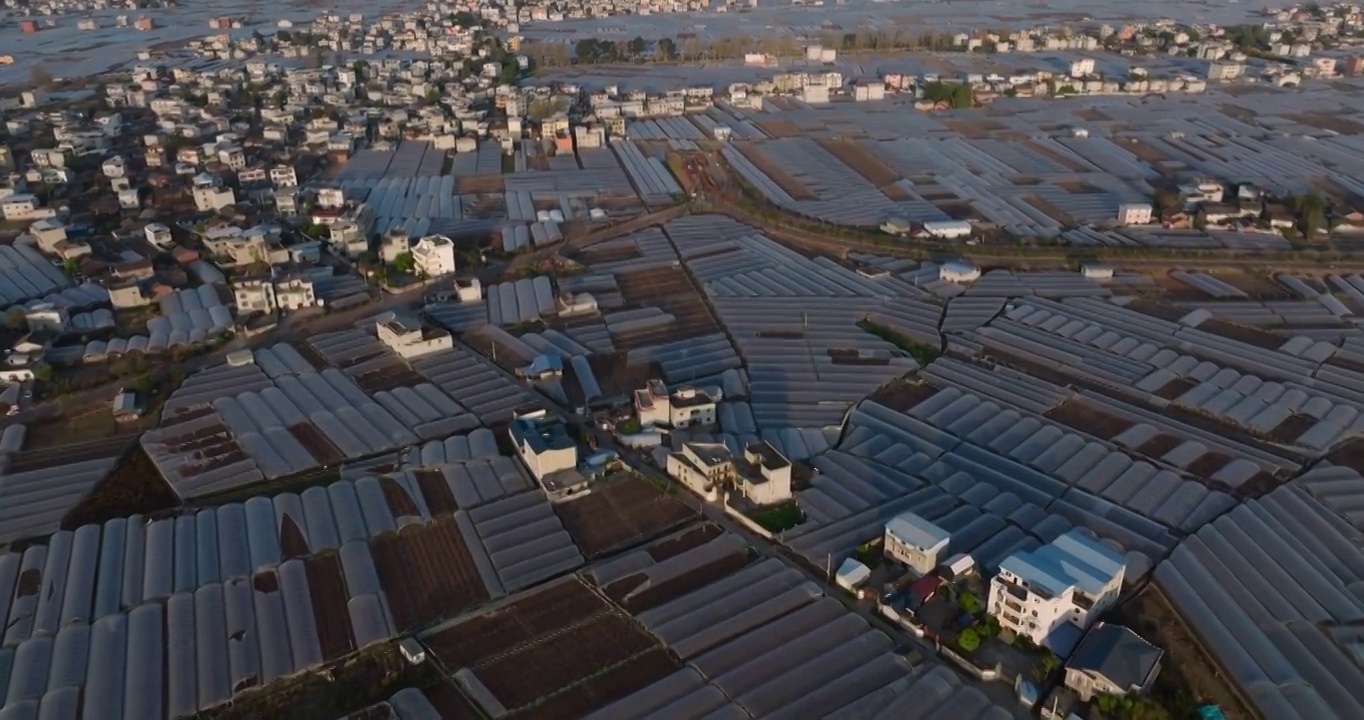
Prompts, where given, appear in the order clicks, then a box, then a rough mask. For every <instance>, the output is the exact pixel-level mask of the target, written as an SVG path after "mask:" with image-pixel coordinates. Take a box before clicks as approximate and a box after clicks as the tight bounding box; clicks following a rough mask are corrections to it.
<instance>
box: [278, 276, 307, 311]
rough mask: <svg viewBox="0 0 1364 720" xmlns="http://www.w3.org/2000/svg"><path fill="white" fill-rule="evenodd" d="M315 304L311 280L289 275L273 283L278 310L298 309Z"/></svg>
mask: <svg viewBox="0 0 1364 720" xmlns="http://www.w3.org/2000/svg"><path fill="white" fill-rule="evenodd" d="M315 305H317V293H316V292H314V291H313V281H312V280H309V279H308V278H305V277H291V278H288V279H286V280H279V281H277V282H276V283H275V306H276V307H278V308H279V309H280V310H298V309H300V308H306V307H313V306H315Z"/></svg>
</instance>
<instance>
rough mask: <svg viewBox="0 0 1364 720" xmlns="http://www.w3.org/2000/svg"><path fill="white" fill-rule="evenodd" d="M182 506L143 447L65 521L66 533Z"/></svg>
mask: <svg viewBox="0 0 1364 720" xmlns="http://www.w3.org/2000/svg"><path fill="white" fill-rule="evenodd" d="M179 505H180V497H179V496H178V495H176V494H175V491H174V490H172V489H171V486H170V485H169V484H168V483H167V482H166V481H165V480H164V479H163V478H162V477H161V473H160V472H157V470H156V466H155V465H153V464H152V461H151V458H149V457H147V452H146V451H145V450H143V449H142V447H141V446H140V445H139V446H135V447H133V448H132V450H131V451H130V452H129V454H128V455H127V456H125V457H124V458H123V459H122V460H120V461H119V462H118V464H116V465H115V466H114V469H113V470H112V471H111V472H110V473H109V474H108V475H107V476H105V478H104V479H103V480H101V481H99V482H98V483H95V487H94V488H93V489H91V490H90V493H89V494H87V495H86V496H85V497H84V498H82V499H81V501H80V503H78V504H77V505H76V507H74V508H72V509H71V511H70V512H68V513H67V514H66V517H64V518H62V529H63V530H74V529H76V528H78V527H80V526H81V525H88V524H92V523H102V522H105V521H106V520H112V519H114V518H119V517H127V516H129V515H132V514H134V513H140V514H142V515H154V514H158V513H162V512H166V511H169V510H172V509H174V508H176V507H179Z"/></svg>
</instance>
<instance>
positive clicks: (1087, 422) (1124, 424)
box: [1042, 400, 1132, 440]
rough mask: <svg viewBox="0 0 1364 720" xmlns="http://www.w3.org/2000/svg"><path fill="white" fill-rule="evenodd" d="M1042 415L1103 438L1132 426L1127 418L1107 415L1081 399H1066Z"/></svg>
mask: <svg viewBox="0 0 1364 720" xmlns="http://www.w3.org/2000/svg"><path fill="white" fill-rule="evenodd" d="M1042 417H1045V418H1047V419H1048V420H1054V421H1056V422H1059V423H1061V424H1062V425H1065V426H1066V427H1069V428H1073V429H1075V430H1079V431H1080V432H1084V433H1088V434H1090V435H1093V436H1094V437H1097V438H1101V439H1104V440H1108V439H1111V438H1113V437H1115V436H1117V435H1118V434H1119V433H1121V432H1123V431H1124V430H1126V429H1127V428H1130V427H1132V423H1130V422H1128V421H1127V420H1124V419H1122V418H1120V417H1117V416H1114V415H1109V414H1108V413H1105V412H1103V411H1102V410H1099V409H1098V408H1096V407H1094V406H1092V405H1090V404H1088V403H1086V402H1084V401H1083V400H1068V401H1066V402H1064V403H1061V404H1060V405H1057V406H1056V407H1054V408H1052V409H1050V410H1048V411H1047V412H1046V413H1044V414H1043V415H1042Z"/></svg>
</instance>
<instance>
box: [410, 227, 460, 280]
mask: <svg viewBox="0 0 1364 720" xmlns="http://www.w3.org/2000/svg"><path fill="white" fill-rule="evenodd" d="M412 260H413V262H414V263H415V264H416V268H417V272H419V273H421V274H422V275H425V276H426V277H429V278H434V277H440V276H442V275H449V274H450V273H453V272H454V271H455V241H454V240H451V239H450V238H448V237H445V236H444V235H427V236H426V237H424V238H422V239H420V240H418V241H417V244H415V245H413V246H412Z"/></svg>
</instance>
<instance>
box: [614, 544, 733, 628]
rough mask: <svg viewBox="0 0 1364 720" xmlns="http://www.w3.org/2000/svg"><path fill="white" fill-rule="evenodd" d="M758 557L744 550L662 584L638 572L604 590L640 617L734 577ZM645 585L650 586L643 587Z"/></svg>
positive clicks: (710, 561) (702, 563)
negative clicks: (724, 579) (718, 581)
mask: <svg viewBox="0 0 1364 720" xmlns="http://www.w3.org/2000/svg"><path fill="white" fill-rule="evenodd" d="M683 552H685V551H683ZM755 557H756V553H754V552H753V550H752V549H751V548H747V547H745V548H742V549H736V550H734V551H732V552H728V553H725V554H723V555H720V556H719V557H716V558H713V559H710V560H707V561H705V562H701V563H698V564H696V565H694V566H692V567H690V568H688V569H687V570H686V571H684V572H682V573H680V574H677V575H675V576H672V577H669V578H667V579H664V580H662V581H660V582H653V581H651V580H650V579H649V577H648V576H647V575H646V574H645V573H644V572H637V573H632V574H630V575H626V576H625V577H622V578H619V579H617V580H614V581H612V582H610V583H608V584H606V585H605V586H604V587H603V588H602V589H601V590H602V592H603V593H605V594H606V596H607V597H609V598H611V599H612V600H614V601H615V602H617V603H619V604H620V606H621V607H623V608H625V610H626V611H627V612H630V613H631V614H636V615H637V614H639V613H641V612H644V611H645V610H648V609H650V608H655V607H658V606H659V605H662V604H664V603H666V602H668V601H670V600H673V599H675V598H679V597H682V596H683V595H686V594H687V593H689V592H693V591H696V590H699V589H701V588H703V587H705V586H707V585H710V584H711V583H713V582H716V581H717V580H720V579H722V578H725V577H728V576H730V575H733V574H734V573H736V572H738V571H739V570H740V569H742V568H743V567H745V566H747V565H748V564H749V563H751V562H752V561H753V559H754V558H755ZM646 583H648V587H644V586H645V584H646ZM641 587H644V589H642V590H641V589H640V588H641Z"/></svg>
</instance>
